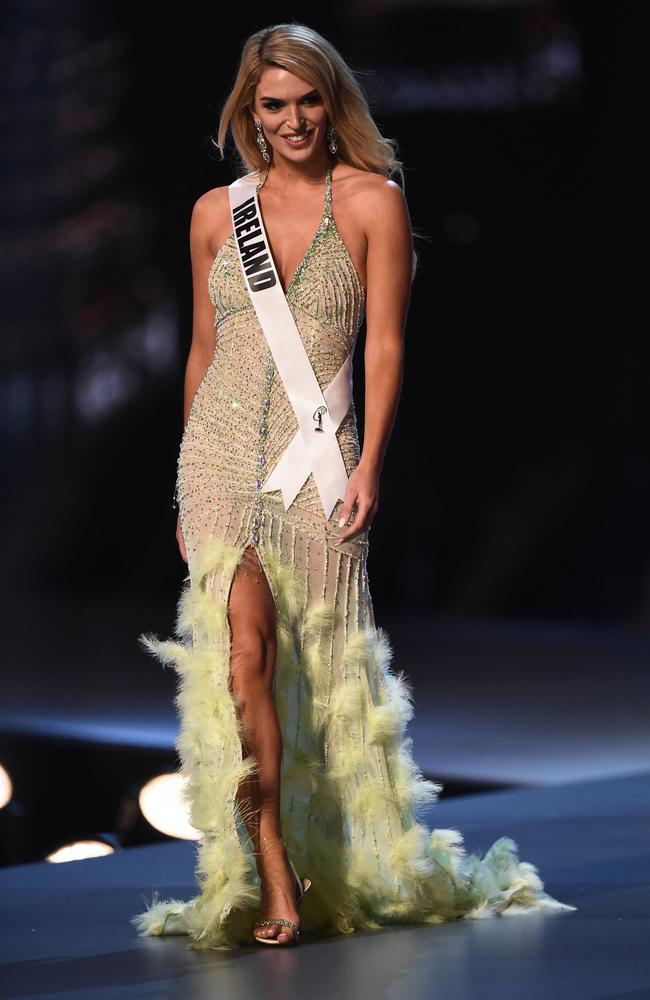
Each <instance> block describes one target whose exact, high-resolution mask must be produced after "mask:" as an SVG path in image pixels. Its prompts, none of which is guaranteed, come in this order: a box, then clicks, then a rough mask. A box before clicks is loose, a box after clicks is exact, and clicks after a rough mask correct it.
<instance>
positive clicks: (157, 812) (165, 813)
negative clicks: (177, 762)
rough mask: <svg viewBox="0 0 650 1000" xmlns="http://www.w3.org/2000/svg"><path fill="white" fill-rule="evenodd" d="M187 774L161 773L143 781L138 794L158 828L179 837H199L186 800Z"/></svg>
mask: <svg viewBox="0 0 650 1000" xmlns="http://www.w3.org/2000/svg"><path fill="white" fill-rule="evenodd" d="M186 788H187V778H184V777H183V775H181V774H159V775H158V777H156V778H152V779H151V781H148V782H147V783H146V785H143V786H142V788H141V789H140V794H139V795H138V804H139V806H140V809H141V810H142V815H143V816H144V818H145V819H146V820H147V822H148V823H150V824H151V826H153V828H154V829H155V830H159V831H160V833H164V834H166V835H167V836H168V837H177V838H178V839H179V840H198V839H199V837H200V833H199V831H198V830H197V829H196V827H194V826H192V824H191V823H190V810H189V806H188V805H187V803H186V801H185V792H186Z"/></svg>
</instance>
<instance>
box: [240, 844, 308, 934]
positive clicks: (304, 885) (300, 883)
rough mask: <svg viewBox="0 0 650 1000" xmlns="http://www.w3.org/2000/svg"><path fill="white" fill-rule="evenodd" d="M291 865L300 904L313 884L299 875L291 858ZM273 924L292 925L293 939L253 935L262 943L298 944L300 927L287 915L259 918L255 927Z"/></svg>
mask: <svg viewBox="0 0 650 1000" xmlns="http://www.w3.org/2000/svg"><path fill="white" fill-rule="evenodd" d="M289 865H290V866H291V871H292V872H293V877H294V878H295V880H296V890H297V893H298V905H300V901H301V900H302V897H303V896H304V895H305V893H306V892H307V889H308V888H309V886H310V885H311V880H310V879H308V878H303V879H301V878H300V876H299V875H298V872H297V871H296V869H295V867H294V864H293V861H291V860H289ZM272 924H280V925H281V926H283V927H290V928H291V929H292V931H293V932H294V933H293V938H292V940H291V941H278V939H277V937H274V938H272V937H258V936H257V934H253V937H254V938H255V940H256V941H259V942H260V944H284V945H287V944H298V942H299V941H300V928H299V926H298V924H296V923H294V922H293V920H287V919H286V918H285V917H278V918H277V919H276V920H271V919H270V918H269V919H267V920H258V921H257V923H256V924H253V929H254V928H255V927H270V926H271V925H272ZM281 933H282V931H279V934H281Z"/></svg>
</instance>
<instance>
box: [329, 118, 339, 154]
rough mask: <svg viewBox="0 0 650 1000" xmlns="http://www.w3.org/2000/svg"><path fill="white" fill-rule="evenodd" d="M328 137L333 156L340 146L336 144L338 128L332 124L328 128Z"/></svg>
mask: <svg viewBox="0 0 650 1000" xmlns="http://www.w3.org/2000/svg"><path fill="white" fill-rule="evenodd" d="M327 139H328V143H329V145H328V147H327V148H328V149H329V151H330V153H331V154H332V156H334V154H335V153H336V150H337V149H338V148H339V147H338V146H337V144H336V129H334V128H332V126H331V125H330V127H329V128H328V130H327Z"/></svg>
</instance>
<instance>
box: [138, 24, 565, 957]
mask: <svg viewBox="0 0 650 1000" xmlns="http://www.w3.org/2000/svg"><path fill="white" fill-rule="evenodd" d="M228 127H230V129H231V131H232V135H233V138H234V142H235V145H236V148H237V151H238V153H239V155H240V157H241V160H242V162H243V165H244V168H245V170H246V171H247V172H246V173H245V174H244V176H242V177H241V178H239V179H238V180H237V181H235V182H233V184H232V185H229V186H227V187H219V188H215V189H214V190H211V191H208V192H207V194H205V195H203V196H202V197H201V198H199V199H198V201H197V203H196V205H195V207H194V210H193V213H192V221H191V227H190V247H191V256H192V270H193V283H194V316H193V335H192V345H191V349H190V353H189V358H188V362H187V371H186V376H185V414H184V416H185V430H184V434H183V440H182V443H181V449H180V455H179V461H178V480H177V491H176V493H175V496H177V498H178V502H179V521H178V528H177V536H178V541H179V546H180V549H181V554H182V556H183V558H184V559H185V560H186V561H187V562H188V566H189V573H188V576H187V577H186V581H185V585H184V589H183V592H182V594H181V597H180V602H179V609H178V620H177V626H176V632H177V639H175V640H169V641H166V642H163V641H160V640H159V639H157V638H156V637H155V636H153V635H146V634H145V635H142V636H141V637H140V638H141V641H142V643H143V644H144V646H145V647H146V648H147V649H148V650H149V651H150V652H151V653H152V654H154V655H156V656H158V657H159V658H160V660H161V661H162V663H163V664H173V665H174V666H175V668H176V669H177V670H178V673H179V678H180V679H179V690H178V695H177V699H176V704H177V707H178V710H179V715H180V723H181V726H180V736H179V740H178V744H177V746H178V751H179V755H180V758H181V762H182V771H183V773H184V775H185V776H186V778H187V779H188V785H187V788H188V801H189V805H190V808H191V822H192V824H193V825H194V826H195V827H196V828H197V829H198V830H199V831H200V832H201V840H200V842H199V857H198V865H197V879H198V883H199V886H200V889H201V893H200V895H198V896H197V897H195V898H194V899H192V900H190V901H187V902H183V901H180V900H175V899H171V900H165V901H162V902H154V903H153V904H152V905H150V906H149V908H148V909H147V910H146V912H144V913H141V914H138V915H137V916H135V917H133V918H132V919H133V922H134V923H135V925H136V926H137V927H138V929H139V931H140V933H141V934H143V935H149V934H156V935H159V934H169V933H185V934H188V935H189V936H190V938H191V942H190V947H191V948H220V947H226V948H228V947H233V946H236V945H238V944H243V943H247V942H251V941H253V940H258V941H263V942H265V943H274V944H290V943H297V942H298V940H299V935H300V929H301V927H302V929H303V930H304V931H313V932H315V933H317V934H319V935H325V934H336V933H341V932H349V931H353V930H355V929H356V928H376V927H379V926H381V925H382V924H386V923H396V922H413V923H423V922H428V923H439V922H441V921H444V920H450V919H455V918H458V917H471V916H479V915H480V916H484V915H485V914H486V913H499V912H502V911H503V910H505V909H506V908H509V909H510V912H517V911H519V912H526V911H528V910H529V909H539V908H546V909H574V907H571V906H567V905H566V904H563V903H559V902H558V901H557V900H554V899H552V898H551V897H550V896H548V895H547V894H546V893H545V892H544V891H543V885H542V883H541V881H540V880H539V878H538V876H537V874H536V869H535V868H534V867H533V866H532V865H530V864H527V863H520V862H519V860H518V859H517V856H516V854H515V853H514V852H515V850H516V845H515V844H514V843H513V841H512V840H510V839H509V838H506V837H502V838H500V840H498V841H497V842H496V843H495V844H494V845H493V846H492V847H491V848H490V850H489V851H488V852H487V854H486V856H485V857H484V858H483V859H482V860H481V859H479V858H478V857H477V856H475V855H472V856H471V857H467V856H466V855H465V850H464V847H463V845H462V836H461V834H460V833H459V832H458V831H456V830H448V829H446V830H433V831H430V830H428V829H427V828H426V826H425V825H424V824H422V823H421V822H419V821H418V820H417V818H416V815H417V812H418V811H419V810H421V809H422V808H423V807H425V806H428V805H430V804H431V803H433V802H434V801H435V800H436V797H437V795H438V793H439V791H440V790H441V787H442V786H441V785H439V784H436V783H433V782H431V781H427V780H425V779H424V778H423V776H422V774H421V773H420V771H419V770H418V768H417V765H416V764H415V762H414V760H413V758H412V755H411V751H410V738H409V737H406V736H405V727H406V723H407V721H408V720H409V718H410V717H411V692H410V690H409V688H408V686H407V683H406V680H405V678H404V675H403V674H401V673H400V674H399V675H395V674H394V673H393V672H392V670H391V669H390V667H389V663H390V660H391V649H390V646H389V642H388V638H387V636H386V634H385V633H384V632H383V630H382V629H380V628H377V627H376V626H375V621H374V616H373V607H372V601H371V597H370V593H369V589H368V577H367V572H366V557H367V551H368V533H369V529H370V526H371V523H372V520H373V518H374V516H375V514H376V512H377V508H378V493H379V477H380V473H381V468H382V464H383V460H384V455H385V450H386V445H387V442H388V437H389V434H390V431H391V428H392V425H393V421H394V417H395V411H396V407H397V402H398V398H399V393H400V387H401V379H402V357H403V330H404V323H405V318H406V313H407V308H408V304H409V298H410V288H411V281H412V276H413V266H412V265H413V259H414V258H413V250H412V239H411V228H410V222H409V215H408V210H407V207H406V203H405V199H404V195H403V193H402V189H401V188H400V187H399V186H398V185H397V184H396V183H395V182H394V181H392V180H391V179H389V175H390V174H391V173H392V172H394V171H397V172H398V173H401V171H400V169H399V166H400V165H399V161H398V160H396V159H395V157H394V149H393V144H392V143H391V141H390V140H387V139H384V138H382V136H381V135H380V133H379V132H378V130H377V128H376V126H375V124H374V122H373V120H372V118H371V116H370V112H369V110H368V105H367V102H366V99H365V97H364V95H363V92H362V91H361V89H360V88H359V86H358V84H357V82H356V80H355V78H354V75H353V74H352V72H351V71H350V69H349V68H348V66H347V65H346V64H345V62H344V61H343V60H342V58H341V56H340V55H339V54H338V52H337V51H336V50H335V49H334V48H333V47H332V45H330V44H329V43H328V42H327V41H326V40H325V39H324V38H322V37H321V36H320V35H319V34H318V33H316V32H315V31H313V30H311V29H309V28H307V27H305V26H303V25H299V24H280V25H275V26H273V27H270V28H265V29H263V30H262V31H258V32H257V33H256V34H254V35H253V36H252V37H250V38H249V39H248V40H247V42H246V43H245V45H244V49H243V53H242V58H241V63H240V66H239V71H238V74H237V77H236V80H235V84H234V87H233V90H232V92H231V94H230V96H229V97H228V99H227V101H226V103H225V106H224V109H223V113H222V117H221V122H220V128H219V134H218V143H217V144H218V146H219V148H220V150H221V151H222V155H223V146H224V143H225V138H226V133H227V129H228ZM310 240H311V242H310ZM364 312H365V317H366V331H367V332H366V348H365V355H364V361H365V378H366V419H365V434H364V442H363V449H362V450H361V449H360V447H359V439H358V434H357V425H356V414H355V409H354V402H353V400H352V398H351V362H352V355H353V352H354V347H355V341H356V336H357V331H358V329H359V326H360V324H361V321H362V319H363V315H364ZM214 327H216V345H215V331H214ZM314 432H316V433H314ZM297 872H300V873H301V875H302V876H303V878H302V879H301V877H300V876H298V874H297ZM305 876H308V877H305ZM310 880H311V883H312V888H311V891H310V892H309V893H308V895H307V896H306V897H305V900H304V903H303V904H302V906H300V903H301V900H302V896H303V895H304V893H305V891H306V889H307V888H309V883H310Z"/></svg>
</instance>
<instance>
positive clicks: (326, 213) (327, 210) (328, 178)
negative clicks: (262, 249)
mask: <svg viewBox="0 0 650 1000" xmlns="http://www.w3.org/2000/svg"><path fill="white" fill-rule="evenodd" d="M267 177H268V174H265V176H264V177H263V178H262V180H261V181H260V182H259V183H258V185H257V204H258V206H259V212H260V215H261V217H262V223H263V225H264V229H265V231H266V237H267V243H268V251H269V254H270V255H271V257H272V258H273V263H274V265H275V271H276V274H277V276H278V281H279V282H280V287H281V288H282V280H281V278H280V272H279V270H278V265H277V262H276V260H275V257H274V255H273V251H272V250H271V241H270V239H269V231H268V229H267V228H266V223H265V222H264V213H263V212H262V203H261V201H260V197H259V194H260V190H261V188H262V187H263V186H264V183H265V181H266V178H267ZM331 204H332V167H331V166H329V167H328V168H327V171H326V172H325V202H324V205H323V212H322V215H321V217H320V222H319V224H318V227H317V229H316V232H315V233H314V235H313V237H312V239H311V242H310V244H309V246H308V247H307V249H306V250H305V252H304V254H303V255H302V257H301V259H300V261H299V263H298V266H297V267H296V270H295V271H294V273H293V277H292V279H291V281H290V282H289V284H288V285H287V287H286V289H284V288H282V292H283V294H284V297H285V298H286V297H287V296H288V295H289V293H290V291H291V290H292V288H293V286H294V284H295V283H296V280H297V278H298V276H299V275H300V272H301V271H302V269H303V267H304V264H305V262H306V260H307V258H308V257H309V254H310V253H311V251H312V248H313V246H314V244H315V243H316V240H317V239H318V235H319V233H320V232H321V231H322V229H323V228H324V226H326V225H327V224H328V223H329V218H330V215H331Z"/></svg>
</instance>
